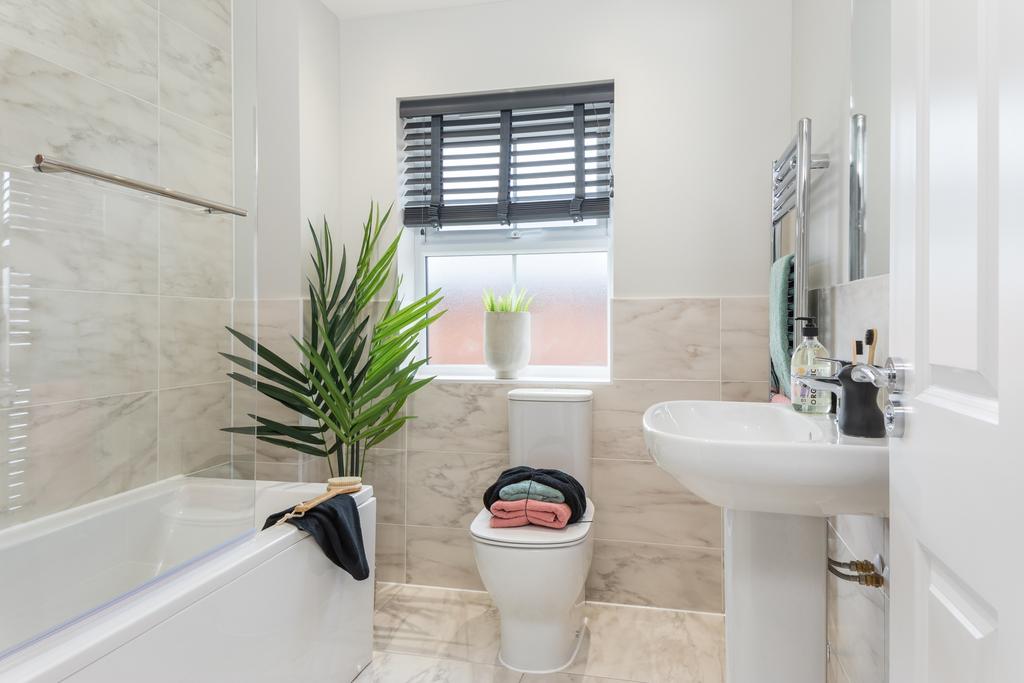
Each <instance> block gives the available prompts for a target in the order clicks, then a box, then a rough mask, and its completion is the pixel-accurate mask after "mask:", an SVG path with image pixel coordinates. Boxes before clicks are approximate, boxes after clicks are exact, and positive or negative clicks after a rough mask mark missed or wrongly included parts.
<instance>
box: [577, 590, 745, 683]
mask: <svg viewBox="0 0 1024 683" xmlns="http://www.w3.org/2000/svg"><path fill="white" fill-rule="evenodd" d="M587 619H588V622H589V623H588V628H587V631H588V633H587V636H586V639H585V641H584V643H583V646H582V647H581V649H580V650H581V651H580V654H579V655H578V656H577V657H576V659H575V660H574V662H573V663H572V665H570V666H569V668H568V669H567V670H566V673H575V674H587V675H590V676H597V677H600V678H620V679H625V680H629V681H651V682H654V681H657V682H658V683H661V682H662V681H665V682H667V681H672V683H710V682H712V681H716V682H720V681H724V680H725V619H724V618H722V617H721V616H718V615H711V614H694V613H692V612H675V611H670V610H653V609H642V608H639V607H624V606H621V605H595V604H589V605H587ZM638 633H639V634H643V637H640V638H638V637H637V634H638Z"/></svg>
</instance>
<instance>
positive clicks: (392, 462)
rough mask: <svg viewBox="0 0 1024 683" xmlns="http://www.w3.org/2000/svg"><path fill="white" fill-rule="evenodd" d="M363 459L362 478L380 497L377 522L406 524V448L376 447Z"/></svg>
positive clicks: (378, 499) (378, 498)
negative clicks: (398, 449)
mask: <svg viewBox="0 0 1024 683" xmlns="http://www.w3.org/2000/svg"><path fill="white" fill-rule="evenodd" d="M364 462H365V464H364V466H363V481H364V482H366V483H367V484H370V485H371V486H373V495H374V496H376V498H377V522H378V523H380V524H405V451H393V450H387V449H381V448H375V449H372V450H371V451H370V452H369V453H368V454H367V456H366V460H365V461H364ZM417 523H419V522H417Z"/></svg>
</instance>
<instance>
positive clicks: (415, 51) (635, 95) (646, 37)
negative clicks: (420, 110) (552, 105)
mask: <svg viewBox="0 0 1024 683" xmlns="http://www.w3.org/2000/svg"><path fill="white" fill-rule="evenodd" d="M790 27H791V22H790V0H718V1H714V2H712V1H709V0H676V1H669V0H644V1H635V2H628V3H627V2H617V1H615V0H554V1H552V0H516V1H513V2H497V3H491V4H484V5H477V6H472V7H458V8H452V9H444V10H433V11H425V12H418V13H408V14H392V15H386V16H378V17H368V18H361V19H357V20H348V21H343V22H342V26H341V65H342V68H341V86H342V87H341V90H342V97H343V100H344V102H345V103H346V105H345V106H344V107H343V108H342V113H341V121H340V129H341V149H342V157H341V182H340V192H341V217H342V219H343V220H344V222H345V235H346V239H349V240H351V239H352V237H353V235H354V233H355V231H356V230H357V229H358V225H359V222H360V221H361V220H362V217H363V216H364V215H365V212H366V208H367V205H368V202H369V201H370V199H371V198H373V199H377V200H379V201H381V202H385V203H386V202H389V201H391V200H392V199H394V198H395V197H396V195H397V192H396V187H397V174H398V169H399V160H400V157H399V154H398V142H397V130H398V129H397V125H396V115H397V114H396V112H397V106H396V100H397V99H398V98H400V97H412V96H422V95H435V94H442V93H461V92H472V91H480V90H495V89H502V88H520V87H530V86H541V85H551V84H560V83H576V82H582V81H593V80H600V79H608V78H612V79H614V80H615V107H616V110H615V116H616V119H615V150H614V154H615V157H614V164H615V200H614V209H613V217H614V231H615V233H614V247H613V262H614V293H615V296H618V297H663V296H730V295H745V294H761V293H764V292H765V290H766V288H767V277H768V276H767V267H768V258H767V254H768V251H767V250H768V227H767V223H768V206H769V204H768V196H769V195H768V193H769V187H770V185H769V176H768V170H767V169H768V164H769V163H770V161H771V159H772V158H773V156H774V154H776V153H777V152H778V150H779V149H781V147H782V145H784V144H785V141H786V139H787V138H788V136H789V135H790V131H791V130H792V129H793V124H792V121H791V120H790V107H789V77H790V76H789V75H790V63H789V49H788V46H789V36H790ZM569 42H571V43H572V44H570V45H568V46H567V43H569ZM673 204H674V205H676V206H679V207H681V209H675V210H673V209H671V208H670V207H671V205H673ZM396 224H397V222H396Z"/></svg>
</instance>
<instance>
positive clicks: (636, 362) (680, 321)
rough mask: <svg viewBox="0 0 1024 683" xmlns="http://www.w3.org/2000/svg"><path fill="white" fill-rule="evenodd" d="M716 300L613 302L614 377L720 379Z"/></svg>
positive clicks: (718, 326)
mask: <svg viewBox="0 0 1024 683" xmlns="http://www.w3.org/2000/svg"><path fill="white" fill-rule="evenodd" d="M720 314H721V310H720V303H719V300H718V299H613V300H612V377H613V378H614V379H706V380H717V379H720V377H721V331H720V321H721V318H720Z"/></svg>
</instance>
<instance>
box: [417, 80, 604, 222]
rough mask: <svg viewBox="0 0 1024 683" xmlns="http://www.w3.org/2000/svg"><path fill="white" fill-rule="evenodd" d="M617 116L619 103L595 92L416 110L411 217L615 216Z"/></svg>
mask: <svg viewBox="0 0 1024 683" xmlns="http://www.w3.org/2000/svg"><path fill="white" fill-rule="evenodd" d="M443 99H444V101H446V102H453V101H454V100H453V99H452V98H443ZM503 101H504V100H503ZM421 104H422V103H421ZM400 109H402V111H409V110H408V109H407V108H405V107H404V103H403V104H400ZM611 117H612V105H611V103H610V101H605V102H592V101H589V100H577V101H575V102H571V101H564V102H560V103H557V104H554V103H548V104H546V105H545V106H543V107H542V106H539V105H533V106H529V105H528V106H525V107H524V106H520V105H515V106H511V107H509V108H503V109H499V110H493V109H492V110H490V111H488V110H486V109H484V110H480V109H467V108H466V107H464V106H461V105H460V106H456V107H454V108H453V109H451V110H438V109H435V110H432V111H431V112H430V116H429V117H427V116H424V115H423V112H421V111H420V110H416V116H415V117H413V118H410V117H406V120H405V121H404V134H403V140H402V143H403V145H404V147H403V149H404V152H405V154H404V155H403V156H404V161H405V168H404V171H403V176H404V177H403V178H402V184H403V186H404V187H403V190H404V196H403V199H404V200H405V202H406V204H405V207H404V212H403V214H404V218H405V222H406V225H408V226H410V227H424V226H434V227H440V228H443V227H444V226H445V225H478V224H484V225H487V224H505V223H523V222H527V223H528V222H531V221H551V220H569V219H572V220H573V221H574V222H576V221H580V220H583V219H585V218H601V217H607V216H608V211H609V210H610V206H611V202H610V198H611V195H612V164H611V125H612V120H611Z"/></svg>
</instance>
